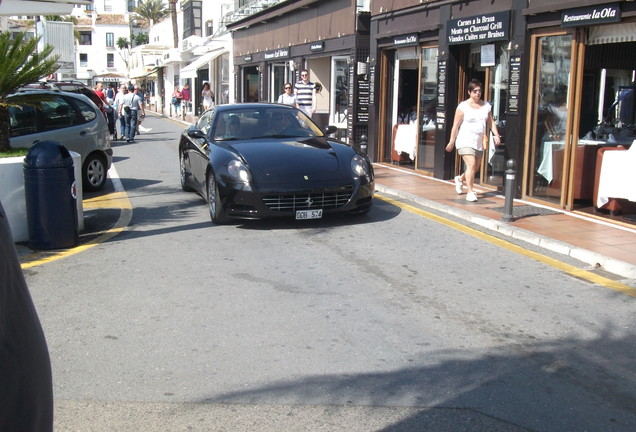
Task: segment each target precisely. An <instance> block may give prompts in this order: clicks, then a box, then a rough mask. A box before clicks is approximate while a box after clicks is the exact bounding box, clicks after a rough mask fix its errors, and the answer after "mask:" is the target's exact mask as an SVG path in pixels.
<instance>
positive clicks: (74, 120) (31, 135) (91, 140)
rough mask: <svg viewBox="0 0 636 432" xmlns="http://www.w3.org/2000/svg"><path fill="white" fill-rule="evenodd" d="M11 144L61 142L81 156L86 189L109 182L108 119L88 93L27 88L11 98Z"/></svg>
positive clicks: (92, 189)
mask: <svg viewBox="0 0 636 432" xmlns="http://www.w3.org/2000/svg"><path fill="white" fill-rule="evenodd" d="M8 102H9V103H10V104H11V106H10V107H9V119H10V123H11V124H10V143H11V147H26V148H28V147H31V146H32V145H33V144H35V143H37V142H38V141H45V140H52V141H58V142H59V143H61V144H62V145H64V146H65V147H66V148H67V149H69V150H71V151H74V152H77V153H79V154H80V155H81V156H82V184H83V187H84V190H87V191H96V190H99V189H102V188H103V187H104V184H105V183H106V176H107V172H108V169H109V168H110V165H111V164H112V157H113V150H112V149H111V148H110V135H109V132H108V124H107V122H106V118H105V117H104V116H103V115H102V113H101V112H100V109H99V108H98V107H97V106H96V105H95V104H94V103H93V102H92V101H91V100H90V99H89V98H87V97H86V96H84V95H81V94H75V93H67V92H61V91H55V90H35V89H26V90H23V91H20V92H17V93H14V94H12V95H11V96H9V98H8Z"/></svg>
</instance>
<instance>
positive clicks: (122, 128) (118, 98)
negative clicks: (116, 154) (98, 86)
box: [113, 84, 128, 140]
mask: <svg viewBox="0 0 636 432" xmlns="http://www.w3.org/2000/svg"><path fill="white" fill-rule="evenodd" d="M127 94H128V87H127V86H126V84H122V85H121V86H120V87H119V91H118V92H117V95H115V101H114V102H113V107H114V108H115V110H116V111H115V112H116V114H115V115H116V116H117V118H118V119H119V132H120V134H119V138H120V139H122V140H123V139H124V137H125V136H126V118H125V117H124V116H123V114H122V110H121V109H120V107H121V105H122V103H123V100H124V97H125V96H126V95H127ZM113 139H114V140H117V134H116V133H115V135H114V136H113Z"/></svg>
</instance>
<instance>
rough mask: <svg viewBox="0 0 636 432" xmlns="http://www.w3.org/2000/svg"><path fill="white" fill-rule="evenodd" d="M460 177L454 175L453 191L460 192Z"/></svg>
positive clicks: (461, 185)
mask: <svg viewBox="0 0 636 432" xmlns="http://www.w3.org/2000/svg"><path fill="white" fill-rule="evenodd" d="M460 177H461V176H455V192H457V193H458V194H460V193H462V187H463V186H464V184H463V183H462V181H461V180H460Z"/></svg>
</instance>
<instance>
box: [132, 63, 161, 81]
mask: <svg viewBox="0 0 636 432" xmlns="http://www.w3.org/2000/svg"><path fill="white" fill-rule="evenodd" d="M157 69H159V68H158V67H155V66H142V67H138V68H135V69H133V70H131V71H130V73H129V74H128V77H129V78H133V79H134V78H144V77H147V76H149V75H152V74H154V73H155V72H157Z"/></svg>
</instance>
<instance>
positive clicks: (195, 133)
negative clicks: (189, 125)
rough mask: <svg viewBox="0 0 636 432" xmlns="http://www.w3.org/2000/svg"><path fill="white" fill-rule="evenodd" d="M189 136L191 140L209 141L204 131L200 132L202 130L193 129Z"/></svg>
mask: <svg viewBox="0 0 636 432" xmlns="http://www.w3.org/2000/svg"><path fill="white" fill-rule="evenodd" d="M188 136H189V137H190V138H197V139H204V140H207V139H208V137H207V136H205V134H204V133H203V131H202V130H200V129H191V130H189V131H188Z"/></svg>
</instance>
